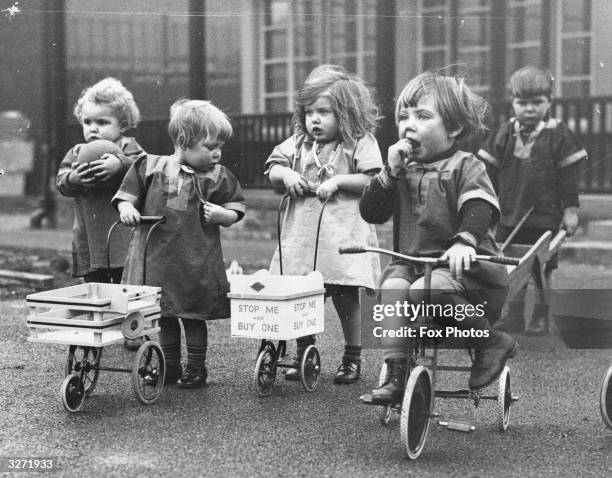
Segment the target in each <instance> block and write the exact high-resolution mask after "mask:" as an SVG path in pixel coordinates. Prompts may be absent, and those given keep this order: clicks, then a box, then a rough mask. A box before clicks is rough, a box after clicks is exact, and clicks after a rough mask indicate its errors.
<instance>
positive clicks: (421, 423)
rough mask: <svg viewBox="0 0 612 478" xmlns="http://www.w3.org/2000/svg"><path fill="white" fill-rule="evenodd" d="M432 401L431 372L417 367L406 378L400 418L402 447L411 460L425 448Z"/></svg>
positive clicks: (420, 366)
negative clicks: (406, 382)
mask: <svg viewBox="0 0 612 478" xmlns="http://www.w3.org/2000/svg"><path fill="white" fill-rule="evenodd" d="M433 399H434V391H433V385H432V380H431V372H430V371H429V369H427V368H426V367H423V366H422V365H419V366H417V367H416V368H415V369H414V370H413V371H412V372H411V373H410V376H409V377H408V384H407V385H406V391H405V392H404V400H403V402H402V414H401V417H400V436H401V440H402V445H403V446H404V449H405V450H406V455H407V456H408V458H410V459H411V460H415V459H417V458H418V457H419V455H420V454H421V452H422V451H423V448H424V447H425V440H426V439H427V432H428V431H429V424H430V423H431V410H432V404H433Z"/></svg>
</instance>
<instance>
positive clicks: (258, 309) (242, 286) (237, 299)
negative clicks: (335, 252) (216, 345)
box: [228, 270, 325, 340]
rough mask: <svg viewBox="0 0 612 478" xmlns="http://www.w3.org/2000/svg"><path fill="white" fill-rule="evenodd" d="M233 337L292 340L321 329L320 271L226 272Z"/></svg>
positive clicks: (322, 302) (322, 327)
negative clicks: (281, 273) (301, 273)
mask: <svg viewBox="0 0 612 478" xmlns="http://www.w3.org/2000/svg"><path fill="white" fill-rule="evenodd" d="M229 280H230V292H229V294H228V297H229V298H230V299H231V311H232V317H231V333H232V337H247V338H253V339H270V340H292V339H296V338H298V337H303V336H306V335H311V334H319V333H321V332H323V330H324V309H323V307H324V300H325V287H324V286H323V275H322V274H321V273H320V272H317V271H315V272H311V273H310V274H308V275H306V276H277V275H271V274H270V273H269V272H268V271H266V270H260V271H257V272H255V273H254V274H252V275H234V276H229Z"/></svg>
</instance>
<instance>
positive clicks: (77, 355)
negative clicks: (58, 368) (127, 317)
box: [64, 345, 102, 398]
mask: <svg viewBox="0 0 612 478" xmlns="http://www.w3.org/2000/svg"><path fill="white" fill-rule="evenodd" d="M101 357H102V347H82V346H80V345H70V346H69V348H68V357H66V364H65V366H64V375H65V376H68V375H72V374H73V373H77V374H80V373H81V370H83V386H84V387H85V398H87V397H89V395H91V393H92V392H93V391H94V389H95V388H96V385H97V383H98V376H99V375H100V370H98V365H100V358H101Z"/></svg>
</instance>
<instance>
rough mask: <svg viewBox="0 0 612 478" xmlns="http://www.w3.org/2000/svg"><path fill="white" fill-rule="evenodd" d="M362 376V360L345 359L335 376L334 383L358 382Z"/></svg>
mask: <svg viewBox="0 0 612 478" xmlns="http://www.w3.org/2000/svg"><path fill="white" fill-rule="evenodd" d="M360 378H361V362H357V361H355V360H349V359H343V360H342V363H341V364H340V367H338V371H337V372H336V376H335V377H334V383H355V382H358V381H359V379H360Z"/></svg>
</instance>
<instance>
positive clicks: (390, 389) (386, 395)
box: [372, 358, 406, 403]
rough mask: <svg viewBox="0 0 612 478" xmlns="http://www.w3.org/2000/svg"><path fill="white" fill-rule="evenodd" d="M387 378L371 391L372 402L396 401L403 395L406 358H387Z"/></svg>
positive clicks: (400, 399) (399, 400)
mask: <svg viewBox="0 0 612 478" xmlns="http://www.w3.org/2000/svg"><path fill="white" fill-rule="evenodd" d="M385 362H386V363H387V378H386V380H385V383H383V384H382V386H380V387H379V388H377V389H376V390H374V391H373V392H372V402H373V403H398V402H401V401H402V398H403V397H404V376H405V375H406V365H405V362H406V359H403V358H399V359H387V360H385Z"/></svg>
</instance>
